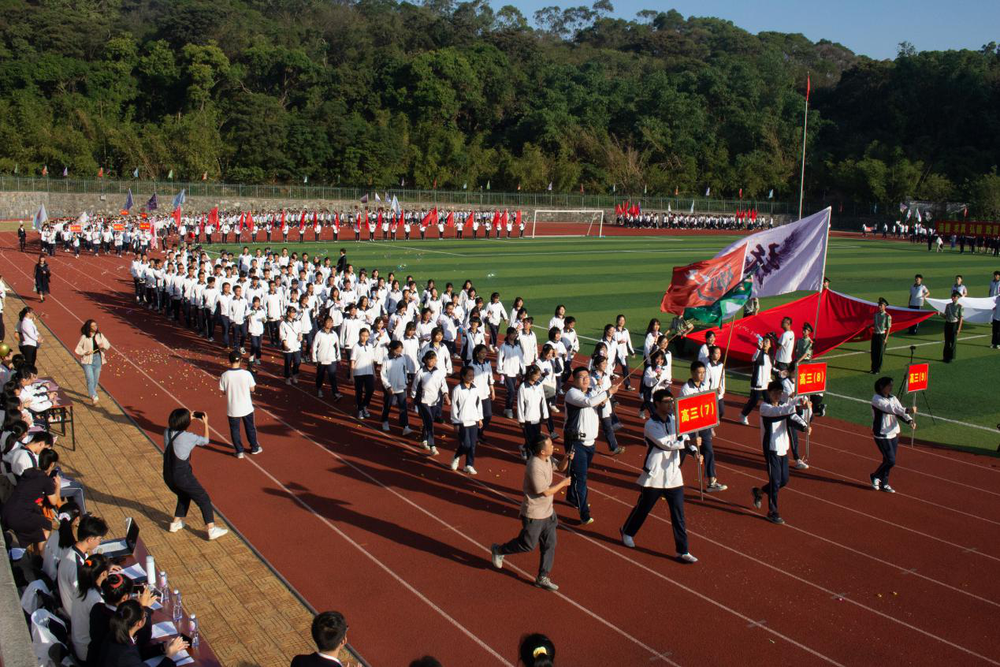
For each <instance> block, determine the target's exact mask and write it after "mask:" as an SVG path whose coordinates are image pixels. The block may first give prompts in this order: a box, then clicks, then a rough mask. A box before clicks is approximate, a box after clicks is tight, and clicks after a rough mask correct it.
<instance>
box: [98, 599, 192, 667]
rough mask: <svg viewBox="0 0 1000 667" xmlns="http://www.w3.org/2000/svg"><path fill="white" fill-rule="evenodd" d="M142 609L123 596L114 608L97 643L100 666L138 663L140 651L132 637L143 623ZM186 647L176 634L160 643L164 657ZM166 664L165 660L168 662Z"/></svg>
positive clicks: (130, 666)
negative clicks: (102, 640)
mask: <svg viewBox="0 0 1000 667" xmlns="http://www.w3.org/2000/svg"><path fill="white" fill-rule="evenodd" d="M147 621H148V618H147V616H146V612H145V611H144V610H143V608H142V605H140V604H139V603H138V602H136V601H135V600H127V601H125V602H123V603H122V604H121V605H119V607H118V609H116V610H115V615H114V616H112V617H111V621H110V622H109V624H108V629H109V632H108V636H107V638H106V639H105V640H104V643H103V644H102V645H101V652H100V657H98V659H97V663H96V664H98V665H100V667H140V666H141V665H142V664H143V662H142V651H141V649H140V648H139V643H138V641H137V640H136V637H137V636H138V635H139V633H140V632H142V630H143V628H145V627H146V625H147ZM187 647H188V643H187V642H186V641H184V640H183V639H182V638H180V637H174V638H173V639H171V640H170V641H168V642H167V643H166V644H165V645H164V650H163V654H164V655H165V656H167V657H168V658H171V659H172V658H173V657H174V656H175V655H177V654H178V653H180V652H181V651H183V650H184V649H186V648H187ZM168 664H169V663H168Z"/></svg>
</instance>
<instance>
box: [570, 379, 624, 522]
mask: <svg viewBox="0 0 1000 667" xmlns="http://www.w3.org/2000/svg"><path fill="white" fill-rule="evenodd" d="M619 386H621V385H615V386H613V387H612V388H611V389H609V390H608V391H592V390H591V389H590V371H588V370H587V369H586V368H583V367H582V366H581V367H579V368H576V369H574V371H573V387H572V388H571V389H570V390H569V391H567V392H566V451H568V452H572V453H573V463H572V465H571V466H570V478H571V482H570V486H569V491H567V492H566V502H568V503H569V504H570V505H572V506H573V507H576V508H577V509H578V510H580V524H581V525H584V526H587V525H589V524H592V523H594V518H593V517H592V516H590V504H589V503H588V502H587V471H588V470H589V469H590V461H591V459H593V458H594V440H595V439H596V438H597V430H598V426H599V424H600V419H599V418H598V416H597V408H598V407H599V406H601V405H604V403H605V402H606V401H608V400H610V399H611V397H612V396H614V395H615V394H616V393H617V392H618V387H619Z"/></svg>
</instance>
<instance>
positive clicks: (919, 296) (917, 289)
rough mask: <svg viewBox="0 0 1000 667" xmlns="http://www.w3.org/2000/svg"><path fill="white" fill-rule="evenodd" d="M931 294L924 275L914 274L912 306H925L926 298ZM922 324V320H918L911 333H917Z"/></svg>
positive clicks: (909, 303) (910, 305)
mask: <svg viewBox="0 0 1000 667" xmlns="http://www.w3.org/2000/svg"><path fill="white" fill-rule="evenodd" d="M930 295H931V291H930V290H929V289H927V285H925V284H924V277H923V276H922V275H920V274H919V273H918V274H917V275H915V276H913V284H912V285H910V300H909V302H908V305H909V307H910V308H923V307H924V299H926V298H927V297H929V296H930ZM919 326H920V322H917V323H916V324H914V325H913V326H912V327H910V333H911V334H915V333H917V327H919Z"/></svg>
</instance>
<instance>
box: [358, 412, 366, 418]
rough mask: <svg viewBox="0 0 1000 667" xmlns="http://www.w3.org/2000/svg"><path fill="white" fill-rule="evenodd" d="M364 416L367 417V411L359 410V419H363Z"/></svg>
mask: <svg viewBox="0 0 1000 667" xmlns="http://www.w3.org/2000/svg"><path fill="white" fill-rule="evenodd" d="M364 418H365V411H364V410H361V411H359V412H358V419H362V420H363V419H364Z"/></svg>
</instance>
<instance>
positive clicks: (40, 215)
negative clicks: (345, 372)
mask: <svg viewBox="0 0 1000 667" xmlns="http://www.w3.org/2000/svg"><path fill="white" fill-rule="evenodd" d="M48 219H49V214H48V213H46V212H45V204H42V205H41V206H39V207H38V212H37V213H35V217H34V218H33V219H32V221H31V227H32V229H35V230H39V229H41V228H42V225H44V224H45V222H46V221H47V220H48Z"/></svg>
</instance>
